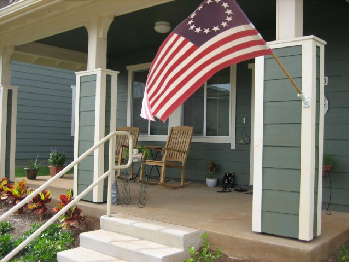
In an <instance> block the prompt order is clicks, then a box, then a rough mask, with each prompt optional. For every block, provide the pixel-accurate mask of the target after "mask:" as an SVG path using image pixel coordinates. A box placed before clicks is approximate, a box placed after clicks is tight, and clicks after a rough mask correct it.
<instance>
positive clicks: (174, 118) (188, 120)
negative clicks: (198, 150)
mask: <svg viewBox="0 0 349 262" xmlns="http://www.w3.org/2000/svg"><path fill="white" fill-rule="evenodd" d="M149 67H150V63H146V64H140V65H133V66H128V67H127V69H128V72H129V76H128V77H129V78H128V79H129V82H128V83H129V86H128V90H129V92H128V110H127V112H128V114H127V124H128V125H130V126H139V127H140V137H139V141H166V139H167V135H168V130H169V127H171V126H178V125H188V126H193V127H194V135H193V139H192V141H193V142H205V143H230V144H231V148H232V149H234V148H235V103H236V65H234V66H232V67H230V68H225V69H223V70H221V71H219V72H218V73H216V74H215V75H214V76H213V77H212V78H211V79H209V80H208V81H207V82H206V83H205V84H204V85H203V86H202V87H201V88H200V89H198V90H197V91H196V92H195V93H194V94H193V95H192V96H191V97H190V98H189V99H188V100H187V101H186V102H185V103H184V104H183V105H182V106H181V107H180V108H178V109H177V110H176V111H175V112H174V113H173V114H172V115H171V116H170V118H169V120H168V121H166V122H165V123H163V122H161V121H160V120H158V119H157V121H156V122H153V121H146V120H144V119H143V118H141V117H140V113H141V106H142V100H143V94H144V88H145V83H146V79H147V74H148V72H149Z"/></svg>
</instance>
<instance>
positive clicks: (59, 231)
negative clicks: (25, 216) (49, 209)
mask: <svg viewBox="0 0 349 262" xmlns="http://www.w3.org/2000/svg"><path fill="white" fill-rule="evenodd" d="M40 226H41V225H37V224H33V225H31V227H32V228H31V229H30V230H28V231H26V232H25V233H24V235H23V236H21V237H19V238H18V239H16V240H14V239H12V237H11V235H9V234H6V235H3V236H0V246H1V248H0V255H1V256H5V255H6V254H8V253H9V252H10V251H11V250H12V249H14V248H16V247H17V246H18V245H20V244H21V243H22V242H23V241H24V240H26V239H27V238H28V237H29V236H30V235H31V234H32V233H33V232H35V231H36V230H37V229H38V228H39V227H40ZM73 241H74V237H73V234H72V232H71V231H70V230H63V228H62V227H61V226H60V225H59V224H52V225H51V226H49V227H48V228H47V229H46V230H45V231H44V232H42V233H41V234H40V235H39V236H38V237H36V238H35V239H34V240H33V241H32V242H30V243H29V244H28V245H27V246H26V247H25V248H24V249H23V250H22V251H21V252H20V253H19V255H18V256H17V258H16V259H15V260H13V261H16V262H24V261H45V262H51V261H57V253H58V252H61V251H64V250H66V249H68V248H70V246H71V245H72V243H73Z"/></svg>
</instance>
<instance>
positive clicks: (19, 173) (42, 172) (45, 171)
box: [15, 166, 74, 177]
mask: <svg viewBox="0 0 349 262" xmlns="http://www.w3.org/2000/svg"><path fill="white" fill-rule="evenodd" d="M15 172H16V177H26V174H25V171H24V167H23V166H16V171H15ZM73 172H74V170H73V169H71V170H69V171H68V172H67V174H69V173H73ZM49 175H50V169H49V167H48V166H41V167H40V168H39V171H38V175H37V176H49Z"/></svg>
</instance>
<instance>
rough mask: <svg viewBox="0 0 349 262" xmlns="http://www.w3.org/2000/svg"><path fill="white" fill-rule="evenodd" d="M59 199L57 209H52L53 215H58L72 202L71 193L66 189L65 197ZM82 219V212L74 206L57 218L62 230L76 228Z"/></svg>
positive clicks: (61, 196)
mask: <svg viewBox="0 0 349 262" xmlns="http://www.w3.org/2000/svg"><path fill="white" fill-rule="evenodd" d="M59 199H60V200H61V201H59V202H58V207H54V208H52V210H53V212H55V213H58V212H59V211H60V210H61V209H63V208H64V207H65V206H67V205H68V204H69V203H70V202H71V201H72V200H73V193H72V191H71V190H69V189H68V190H67V192H66V194H65V195H60V196H59ZM84 218H85V217H84V214H83V213H82V210H81V209H80V208H78V207H76V206H72V207H71V208H69V209H68V210H67V211H66V212H65V213H64V215H62V216H61V217H60V218H59V221H60V222H61V223H62V226H63V227H64V228H76V227H77V225H78V224H80V223H81V221H83V220H84Z"/></svg>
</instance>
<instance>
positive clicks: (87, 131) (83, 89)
mask: <svg viewBox="0 0 349 262" xmlns="http://www.w3.org/2000/svg"><path fill="white" fill-rule="evenodd" d="M96 77H97V76H96V75H89V76H82V77H81V78H80V81H81V83H80V98H79V99H80V108H79V148H78V155H79V156H80V155H81V154H83V153H85V152H86V150H87V149H89V148H91V147H92V146H93V145H94V126H95V99H96ZM93 163H94V156H93V153H92V154H90V155H89V156H87V158H85V159H84V160H83V161H82V162H81V163H80V164H79V165H78V172H77V184H78V193H81V192H82V190H84V189H86V188H87V187H88V186H89V185H91V184H92V183H93V171H94V164H93ZM83 199H84V200H87V201H92V191H91V192H90V193H89V194H87V195H86V196H85V197H84V198H83Z"/></svg>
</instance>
